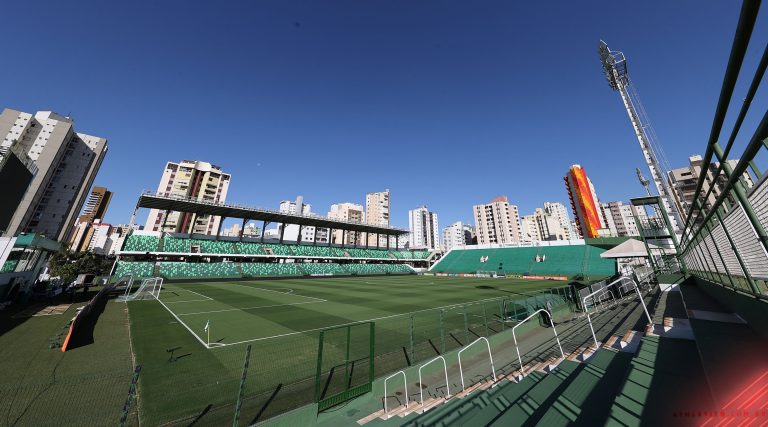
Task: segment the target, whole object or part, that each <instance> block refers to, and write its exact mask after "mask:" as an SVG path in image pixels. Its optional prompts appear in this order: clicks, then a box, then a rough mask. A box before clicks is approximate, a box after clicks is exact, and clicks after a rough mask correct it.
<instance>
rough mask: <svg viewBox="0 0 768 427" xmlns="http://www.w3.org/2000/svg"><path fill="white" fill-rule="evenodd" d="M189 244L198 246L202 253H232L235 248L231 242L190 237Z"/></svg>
mask: <svg viewBox="0 0 768 427" xmlns="http://www.w3.org/2000/svg"><path fill="white" fill-rule="evenodd" d="M190 246H199V247H200V252H199V253H202V254H232V253H235V248H234V245H233V243H232V242H225V241H221V240H219V241H216V240H205V239H190Z"/></svg>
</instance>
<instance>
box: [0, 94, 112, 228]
mask: <svg viewBox="0 0 768 427" xmlns="http://www.w3.org/2000/svg"><path fill="white" fill-rule="evenodd" d="M0 136H2V140H0V163H1V162H2V161H3V159H4V158H5V157H6V156H7V154H8V152H9V151H10V150H12V148H11V147H12V146H14V147H15V149H16V150H18V151H20V152H23V153H24V154H25V155H26V157H27V158H28V159H29V160H31V161H32V162H34V166H35V168H36V169H37V173H36V174H35V175H34V178H32V180H31V182H29V184H28V186H27V189H26V192H25V193H24V196H23V197H22V198H21V200H20V202H19V203H18V204H17V205H16V207H15V210H14V213H13V216H12V217H11V219H10V221H9V222H8V225H7V226H6V228H5V232H4V233H5V234H6V235H16V234H19V233H22V232H34V233H40V234H44V235H46V236H47V237H49V238H51V239H56V240H58V241H64V240H65V239H66V238H67V237H69V235H70V232H71V230H72V227H73V226H74V224H75V217H76V216H77V215H78V213H80V208H81V207H82V206H83V202H84V201H85V197H86V194H87V192H88V189H89V188H91V185H92V184H93V180H94V178H95V177H96V174H97V173H98V172H99V168H100V167H101V162H102V160H103V159H104V156H105V155H106V153H107V140H106V139H104V138H100V137H97V136H91V135H86V134H84V133H78V132H75V129H74V122H73V120H72V118H71V117H64V116H60V115H58V114H56V113H53V112H51V111H39V112H37V113H35V114H34V115H32V114H30V113H24V112H21V111H16V110H12V109H10V108H6V109H5V110H3V112H2V114H0Z"/></svg>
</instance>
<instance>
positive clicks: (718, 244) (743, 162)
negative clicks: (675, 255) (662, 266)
mask: <svg viewBox="0 0 768 427" xmlns="http://www.w3.org/2000/svg"><path fill="white" fill-rule="evenodd" d="M759 7H760V2H759V1H754V0H752V1H750V0H747V1H744V2H743V5H742V10H741V15H740V17H739V23H738V26H737V29H736V34H735V36H734V40H733V45H732V49H731V54H730V57H729V60H728V66H727V68H726V71H725V76H724V79H723V84H722V88H721V91H720V98H719V100H718V104H717V107H716V110H715V117H714V120H713V123H712V129H711V132H710V135H709V139H708V142H707V145H706V152H705V154H704V158H703V163H702V164H703V165H704V167H702V168H701V169H702V170H701V173H700V174H699V176H698V180H697V184H696V189H695V190H694V193H693V196H692V198H691V199H692V202H690V203H689V204H688V206H687V210H686V212H684V213H685V216H684V220H685V224H684V228H683V231H682V239H681V245H680V249H681V251H680V256H679V258H680V260H681V262H683V263H684V264H685V266H686V268H687V272H688V273H691V274H693V275H696V276H698V277H701V278H704V279H707V280H710V281H713V282H716V283H719V284H721V285H723V286H726V287H729V288H731V289H733V290H735V291H738V292H745V293H749V294H752V295H754V296H756V297H758V298H763V299H765V298H768V233H766V230H767V229H768V180H767V179H766V178H767V177H766V175H765V174H764V169H761V168H760V166H758V163H763V164H764V163H765V161H766V158H768V112H765V113H764V114H763V115H762V117H761V118H758V117H755V118H754V119H755V120H757V121H758V124H757V128H756V129H755V130H754V132H753V134H752V135H751V136H747V137H742V136H740V135H739V132H740V131H741V128H742V125H743V124H744V123H745V121H747V119H748V118H749V117H750V116H749V112H750V111H749V110H750V106H751V105H752V101H753V100H754V99H755V98H756V96H757V95H758V93H759V92H758V90H759V86H760V83H761V82H762V80H763V77H764V75H765V71H766V68H768V48H766V49H765V50H764V51H763V53H762V56H761V59H760V62H759V63H758V64H757V66H756V67H755V69H754V74H753V75H752V78H751V80H750V81H749V85H748V87H747V89H746V91H745V92H743V93H736V90H735V89H736V87H737V82H738V81H739V79H740V74H744V73H741V71H742V67H743V65H744V58H745V57H746V56H747V55H748V54H749V52H750V50H749V48H750V41H751V38H752V32H753V29H754V26H755V22H756V19H757V15H758V11H759ZM760 48H761V46H758V47H757V49H760ZM746 73H747V76H748V75H749V73H750V71H747V72H746ZM744 83H747V82H746V81H745V82H744ZM733 98H736V100H737V101H738V102H741V107H740V108H739V110H738V113H737V114H736V117H735V120H734V122H733V127H732V128H731V131H730V133H726V132H724V129H723V127H724V123H725V118H726V114H727V113H728V110H729V107H730V105H731V104H732V101H733ZM742 100H743V102H742ZM720 141H724V142H725V146H724V147H723V146H721V145H720ZM739 146H741V147H743V149H742V151H741V153H740V155H737V156H731V152H732V151H735V150H738V148H737V147H739ZM729 156H730V157H729ZM714 162H717V163H714ZM710 165H711V166H710Z"/></svg>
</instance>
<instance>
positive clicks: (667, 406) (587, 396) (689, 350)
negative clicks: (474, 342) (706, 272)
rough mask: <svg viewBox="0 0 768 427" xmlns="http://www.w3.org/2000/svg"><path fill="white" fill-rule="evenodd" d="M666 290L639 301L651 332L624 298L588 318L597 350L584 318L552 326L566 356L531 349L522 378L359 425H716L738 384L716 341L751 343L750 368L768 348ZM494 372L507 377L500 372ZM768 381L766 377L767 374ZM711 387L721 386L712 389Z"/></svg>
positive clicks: (708, 308)
mask: <svg viewBox="0 0 768 427" xmlns="http://www.w3.org/2000/svg"><path fill="white" fill-rule="evenodd" d="M665 289H666V290H665V291H660V290H659V288H656V290H655V292H654V293H653V294H651V295H648V296H646V298H645V300H646V304H647V305H648V307H649V310H650V311H651V312H652V313H651V315H652V319H653V321H654V323H653V324H652V325H648V324H647V320H645V316H644V315H642V316H639V317H638V316H636V315H635V314H633V313H636V312H637V310H638V306H639V300H638V299H637V298H635V299H633V300H624V301H622V303H621V304H619V305H618V307H615V308H613V309H610V310H606V311H604V312H603V313H601V314H599V315H597V316H594V319H593V324H594V326H595V336H596V337H597V339H598V344H599V345H598V346H597V347H596V346H595V345H594V340H593V338H592V336H591V334H588V336H586V337H585V336H584V333H583V330H584V328H583V321H584V320H583V319H580V318H574V319H571V320H570V321H568V322H561V323H560V324H558V325H557V327H558V333H560V337H561V341H562V343H563V348H564V349H565V350H566V351H567V354H566V357H565V358H562V357H559V358H556V357H555V356H553V352H552V351H551V350H552V349H551V348H549V347H546V345H545V344H541V345H540V346H539V347H541V348H539V347H536V346H534V347H533V348H532V349H529V350H526V352H525V355H526V358H525V361H524V363H525V366H524V368H523V373H524V374H525V375H524V376H522V375H521V372H520V370H519V369H513V370H511V371H509V370H507V374H506V375H503V376H500V377H498V379H497V381H495V382H494V381H492V380H488V379H487V378H486V379H483V380H481V381H478V382H476V383H475V384H472V385H471V386H469V387H468V388H467V389H466V390H465V391H463V392H461V393H458V394H455V395H453V396H450V397H445V396H432V397H431V398H429V399H428V400H425V402H424V405H421V404H420V403H419V401H418V397H416V398H415V399H414V397H413V396H411V400H410V401H409V402H410V403H409V405H408V408H405V406H404V405H403V406H400V407H397V408H390V412H389V414H385V413H384V410H381V411H378V412H376V413H373V414H370V415H368V416H367V417H365V418H361V419H359V420H357V424H358V425H368V426H378V425H381V426H409V427H417V426H463V425H468V426H469V425H471V426H475V425H478V426H485V425H492V426H547V427H550V426H551V427H560V426H563V427H564V426H602V425H609V426H641V425H647V426H657V425H702V424H704V423H705V422H707V420H708V419H709V418H707V417H708V415H707V414H713V413H714V414H715V415H714V416H711V415H710V418H714V421H715V422H714V423H713V425H715V424H717V423H718V422H720V421H722V419H718V418H717V412H716V411H717V408H719V407H722V403H721V402H722V401H723V400H724V399H725V398H726V397H732V396H730V394H729V393H730V392H731V391H732V390H733V386H734V385H735V384H736V383H738V382H739V381H733V378H734V377H739V376H738V374H737V373H736V371H735V369H737V368H738V367H737V366H733V369H732V370H729V371H728V374H729V375H730V377H728V378H725V377H724V376H723V374H722V373H718V370H717V369H714V367H715V366H718V365H719V366H723V364H724V363H725V362H726V360H725V358H727V357H728V356H729V355H731V354H732V353H731V352H730V350H731V348H730V347H729V348H722V347H723V346H722V345H720V347H721V348H717V347H718V346H717V343H722V341H720V339H722V338H723V337H722V334H723V333H726V334H730V336H729V337H727V338H725V339H729V340H731V341H733V342H734V343H743V342H745V341H746V340H748V341H749V342H752V343H753V344H752V347H751V348H752V349H753V350H755V349H758V350H762V351H759V352H757V353H755V363H756V364H758V365H759V366H761V367H762V366H767V367H768V363H759V362H758V361H759V360H761V359H762V358H763V357H762V356H764V355H765V354H766V351H764V350H766V349H768V347H765V346H763V343H764V340H760V338H759V337H757V336H756V335H755V334H754V333H752V332H749V328H748V327H747V326H746V324H745V323H744V322H743V321H741V320H740V318H739V317H738V316H735V315H733V313H730V312H728V311H727V310H725V309H723V308H722V307H718V306H715V305H713V304H712V303H711V301H709V300H707V298H706V296H702V295H701V292H699V291H698V290H697V289H695V288H691V287H690V286H682V285H681V286H680V289H681V290H682V292H680V291H679V290H678V289H677V288H676V287H673V288H670V287H666V288H665ZM670 289H671V290H670ZM640 310H642V308H640ZM689 315H690V316H689ZM697 316H698V318H697ZM689 317H690V318H689ZM638 319H639V320H638ZM561 330H562V332H561ZM716 337H717V339H715V338H716ZM697 339H698V340H697ZM701 340H703V341H701ZM758 341H759V342H760V343H759V344H754V343H756V342H758ZM497 351H499V352H501V351H503V349H499V350H497ZM495 356H496V354H494V357H495ZM556 356H560V354H559V352H557V354H556ZM732 365H733V364H732ZM705 367H706V368H707V369H705ZM496 371H497V373H499V372H504V370H503V369H498V367H497V370H496ZM758 373H759V372H758ZM765 375H766V377H768V371H766V373H765ZM756 377H757V378H758V379H760V377H759V375H757V376H756ZM729 378H730V380H731V381H730V382H728V381H727V380H728V379H729ZM717 381H720V383H718V382H717ZM742 382H743V381H742ZM765 384H768V381H766V382H763V383H761V384H758V386H755V387H752V388H749V387H750V386H749V385H748V384H747V385H744V386H742V389H744V390H752V391H754V392H755V393H757V394H760V393H763V391H761V390H763V389H761V388H760V387H763V388H765ZM713 385H714V386H715V387H717V388H718V389H716V390H714V391H713V389H712V387H713ZM453 387H454V385H452V390H453ZM753 389H754V390H753ZM731 394H732V393H731ZM747 403H749V402H747ZM702 414H703V415H702ZM761 421H765V419H762V420H761ZM758 424H759V423H758ZM750 425H751V424H750Z"/></svg>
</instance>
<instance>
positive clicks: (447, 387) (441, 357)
mask: <svg viewBox="0 0 768 427" xmlns="http://www.w3.org/2000/svg"><path fill="white" fill-rule="evenodd" d="M437 359H442V360H443V369H445V390H446V391H447V392H448V395H447V396H446V397H451V387H450V385H448V364H446V363H445V357H443V356H437V357H435V358H434V359H432V360H430V361H429V362H427V363H425V364H423V365H421V366H419V399H420V400H421V406H424V387H422V385H423V383H422V382H421V370H422V368H424V367H425V366H427V365H429V364H430V363H432V362H434V361H436V360H437Z"/></svg>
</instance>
